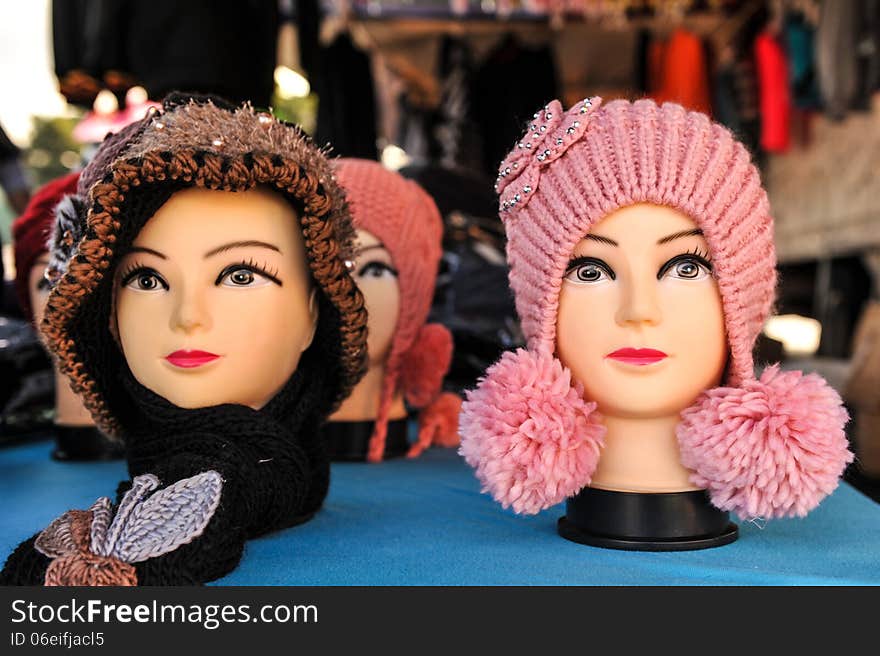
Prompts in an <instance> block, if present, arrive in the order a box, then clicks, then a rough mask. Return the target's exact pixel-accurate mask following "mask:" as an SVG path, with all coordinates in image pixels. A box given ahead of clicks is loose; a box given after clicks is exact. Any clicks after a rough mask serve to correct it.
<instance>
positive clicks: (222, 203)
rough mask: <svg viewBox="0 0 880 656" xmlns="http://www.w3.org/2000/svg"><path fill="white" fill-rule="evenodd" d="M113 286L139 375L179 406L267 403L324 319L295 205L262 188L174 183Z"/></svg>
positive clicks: (126, 349) (124, 340)
mask: <svg viewBox="0 0 880 656" xmlns="http://www.w3.org/2000/svg"><path fill="white" fill-rule="evenodd" d="M114 290H115V309H116V314H115V319H116V332H117V334H118V337H119V343H120V346H121V348H122V351H123V353H124V355H125V359H126V361H127V362H128V366H129V368H130V369H131V371H132V373H133V374H134V377H135V378H136V379H137V380H138V382H140V383H141V384H142V385H143V386H144V387H146V388H148V389H150V390H152V391H153V392H155V393H157V394H158V395H159V396H162V397H164V398H165V399H167V400H168V401H170V402H171V403H173V404H174V405H177V406H179V407H181V408H200V407H207V406H212V405H219V404H222V403H236V404H240V405H246V406H249V407H251V408H254V409H259V408H261V407H263V406H264V405H265V404H266V402H267V401H269V400H270V399H271V398H272V397H273V396H274V395H275V394H276V393H277V392H278V390H280V389H281V387H282V386H283V385H284V383H285V382H286V381H287V380H288V379H289V378H290V376H291V375H292V374H293V372H294V371H295V370H296V367H297V364H298V362H299V359H300V356H301V354H302V352H303V351H304V350H305V349H306V348H308V346H309V345H310V344H311V342H312V338H313V337H314V334H315V327H316V325H317V303H316V299H315V294H314V290H313V289H312V284H311V280H310V276H309V273H308V267H307V265H306V255H305V249H304V246H303V239H302V234H301V232H300V229H299V226H298V223H297V216H296V214H295V213H294V210H293V208H292V207H291V205H290V204H289V203H288V202H287V201H285V200H284V199H283V198H282V197H281V196H280V195H279V194H277V193H273V192H271V191H268V190H264V189H259V188H257V189H251V190H249V191H242V192H227V191H212V190H205V189H199V188H190V189H185V190H182V191H178V192H176V193H175V194H174V195H172V196H171V198H170V199H169V200H168V201H167V202H166V203H165V204H164V205H162V207H161V208H160V209H159V210H158V211H157V212H156V213H155V214H154V215H153V216H152V217H151V218H150V219H149V220H148V221H147V222H146V224H145V225H144V227H143V229H142V230H141V231H140V233H138V235H137V237H136V238H135V239H134V242H133V244H132V247H131V249H130V250H129V251H128V253H126V255H125V256H124V257H123V258H122V259H121V260H120V264H119V267H118V268H117V270H116V276H115V283H114Z"/></svg>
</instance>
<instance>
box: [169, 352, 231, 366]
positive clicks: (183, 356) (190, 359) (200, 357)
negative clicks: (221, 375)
mask: <svg viewBox="0 0 880 656" xmlns="http://www.w3.org/2000/svg"><path fill="white" fill-rule="evenodd" d="M219 357H220V356H219V355H217V354H215V353H208V352H207V351H199V350H193V351H190V350H180V351H175V352H174V353H169V354H168V355H166V356H165V359H166V360H167V361H168V362H170V363H171V364H173V365H174V366H175V367H181V368H182V369H193V368H195V367H201V366H202V365H203V364H208V363H209V362H213V361H214V360H216V359H217V358H219Z"/></svg>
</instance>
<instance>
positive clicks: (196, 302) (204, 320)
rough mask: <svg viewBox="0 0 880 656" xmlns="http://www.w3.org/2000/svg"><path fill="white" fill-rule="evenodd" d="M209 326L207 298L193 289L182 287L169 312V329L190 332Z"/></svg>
mask: <svg viewBox="0 0 880 656" xmlns="http://www.w3.org/2000/svg"><path fill="white" fill-rule="evenodd" d="M210 327H211V313H210V312H209V311H208V307H207V299H205V298H204V295H203V294H201V293H199V291H197V290H195V289H190V290H186V289H184V290H183V291H182V292H181V293H180V295H179V296H178V298H177V302H176V303H175V305H174V308H173V310H172V312H171V329H172V330H180V331H183V332H184V333H191V332H193V331H195V330H199V329H202V330H207V329H209V328H210Z"/></svg>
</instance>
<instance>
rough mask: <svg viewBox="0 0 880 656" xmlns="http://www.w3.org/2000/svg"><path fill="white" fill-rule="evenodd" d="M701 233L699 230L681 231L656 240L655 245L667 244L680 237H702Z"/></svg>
mask: <svg viewBox="0 0 880 656" xmlns="http://www.w3.org/2000/svg"><path fill="white" fill-rule="evenodd" d="M702 234H703V231H702V230H700V229H699V228H697V229H695V230H682V231H681V232H673V233H672V234H671V235H666V236H665V237H663V238H662V239H658V240H657V245H658V246H659V245H661V244H668V243H669V242H671V241H674V240H676V239H681V238H682V237H693V236H695V235H702Z"/></svg>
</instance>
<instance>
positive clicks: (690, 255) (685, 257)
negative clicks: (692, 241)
mask: <svg viewBox="0 0 880 656" xmlns="http://www.w3.org/2000/svg"><path fill="white" fill-rule="evenodd" d="M688 261H696V262H697V264H700V265H702V266H703V267H705V268H706V270H707V271H708V272H709V275H712V271H713V269H712V262H710V261H709V254H708V253H705V252H703V251H701V250H700V249H699V247H695V248H694V250H693V251H687V252H686V253H682V254H680V255H676V256H675V257H673V258H670V259H669V260H668V261H667V262H666V263H665V264H664V265H663V266H662V267H660V271H658V272H657V280H660V279H661V278H662V277H663V276H664V275H666V272H667V271H669V270H670V269H671V268H672V267H674V266H675V265H676V264H678V263H679V262H688Z"/></svg>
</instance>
